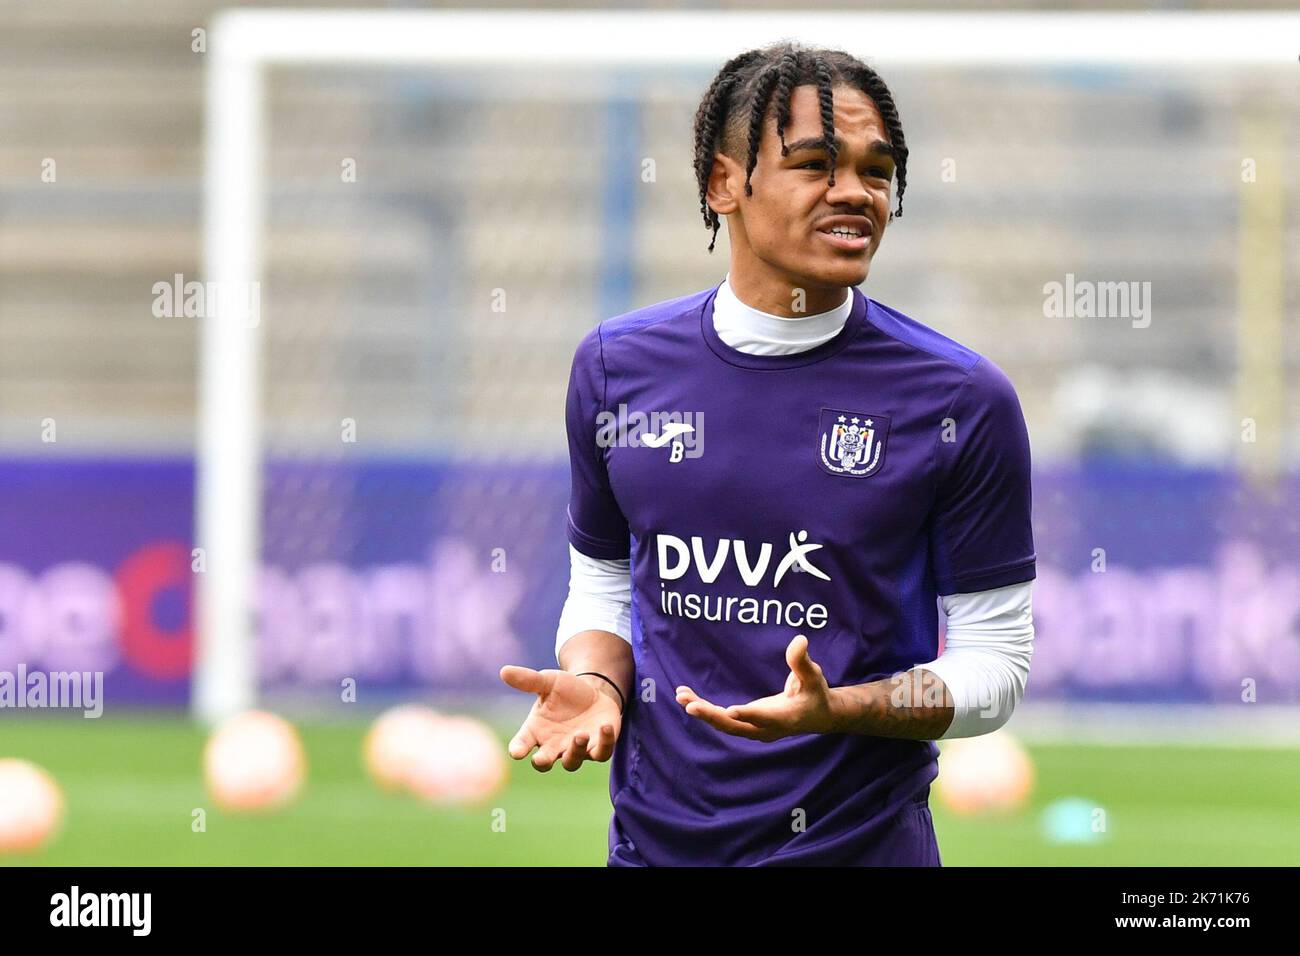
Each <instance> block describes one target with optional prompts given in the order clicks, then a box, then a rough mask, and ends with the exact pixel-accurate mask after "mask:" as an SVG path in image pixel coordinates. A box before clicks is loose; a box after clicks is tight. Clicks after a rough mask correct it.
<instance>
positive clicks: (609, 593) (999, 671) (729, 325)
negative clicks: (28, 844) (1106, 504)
mask: <svg viewBox="0 0 1300 956" xmlns="http://www.w3.org/2000/svg"><path fill="white" fill-rule="evenodd" d="M852 307H853V296H852V293H851V292H850V293H849V294H848V295H846V296H845V299H844V302H843V303H842V304H840V305H839V306H837V307H836V308H834V309H831V310H830V311H828V312H821V313H818V314H816V315H808V316H799V317H796V318H787V317H784V316H779V315H772V314H770V313H767V312H760V311H759V310H757V309H754V308H752V307H751V306H748V305H745V303H743V302H741V301H740V300H739V299H738V298H737V297H736V294H735V290H734V289H732V287H731V274H730V273H728V274H727V277H726V278H725V279H724V280H723V282H722V284H721V285H720V286H719V287H718V294H717V295H716V297H715V299H714V311H713V324H714V328H715V329H716V331H717V333H718V338H720V339H722V341H723V342H724V343H726V344H727V345H728V346H730V347H732V348H734V349H737V350H739V351H742V352H748V353H749V354H752V355H788V354H792V353H795V352H803V351H806V350H808V349H811V348H815V347H816V346H818V345H821V344H822V343H823V342H826V341H829V340H830V339H832V338H834V337H835V336H836V335H837V334H839V331H840V329H841V328H842V327H843V326H844V323H845V322H846V321H847V320H848V316H849V313H850V311H851V310H852ZM941 601H942V604H943V609H944V613H945V614H947V616H948V624H947V634H946V637H945V643H944V649H943V653H942V654H940V655H939V657H938V658H937V659H935V660H933V661H930V662H929V663H925V664H917V665H915V666H914V667H913V668H912V669H913V670H928V671H930V672H932V673H934V674H937V675H938V676H939V678H940V679H941V680H942V681H943V682H944V684H945V685H946V686H947V688H948V692H949V693H950V694H951V695H952V699H953V705H954V707H953V719H952V723H951V724H950V725H949V726H948V729H947V730H946V731H945V732H944V733H943V735H942V737H940V739H951V738H954V737H976V736H979V735H981V734H987V733H991V732H992V731H994V730H997V729H998V728H999V727H1001V726H1002V725H1003V724H1005V723H1006V722H1007V720H1008V719H1010V717H1011V714H1012V712H1013V711H1014V710H1015V707H1016V704H1018V703H1019V702H1020V698H1021V697H1022V696H1023V695H1024V692H1025V684H1026V682H1027V681H1028V679H1029V662H1030V658H1031V657H1032V656H1033V642H1034V622H1033V611H1032V582H1031V581H1025V582H1023V583H1021V584H1012V585H1008V586H1007V587H1001V588H992V589H990V590H987V591H977V592H973V593H969V594H947V595H943V596H942V597H941ZM631 606H632V580H631V574H630V563H629V560H628V559H627V558H623V559H621V560H602V559H599V558H590V557H588V556H587V555H585V554H583V553H582V552H580V551H578V550H577V549H576V548H574V547H573V545H569V596H568V599H567V600H566V601H565V603H564V610H563V611H562V612H561V614H560V622H559V627H558V628H557V629H556V635H555V656H556V660H557V662H558V660H559V656H560V648H561V647H562V646H563V645H564V643H565V641H567V640H568V639H569V638H570V637H572V636H573V635H575V634H578V633H579V632H581V631H588V630H599V631H608V632H609V633H611V634H615V635H617V636H618V637H621V638H622V639H623V640H625V641H627V642H628V643H629V644H631V643H632V626H631Z"/></svg>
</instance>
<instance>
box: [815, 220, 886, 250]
mask: <svg viewBox="0 0 1300 956" xmlns="http://www.w3.org/2000/svg"><path fill="white" fill-rule="evenodd" d="M872 232H873V229H872V226H871V221H870V220H869V219H866V218H864V217H862V216H835V217H833V218H831V219H828V220H826V221H825V222H824V223H823V224H822V225H821V226H820V227H818V229H817V233H818V234H819V235H822V236H825V237H826V239H827V241H828V242H830V244H831V245H833V246H835V247H836V248H837V249H845V250H848V251H850V252H862V251H863V250H865V249H866V248H867V247H868V246H869V245H870V244H871V236H872Z"/></svg>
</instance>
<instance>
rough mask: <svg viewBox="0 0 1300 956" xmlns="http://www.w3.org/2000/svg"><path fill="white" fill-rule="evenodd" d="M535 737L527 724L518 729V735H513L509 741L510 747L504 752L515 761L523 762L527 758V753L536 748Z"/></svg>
mask: <svg viewBox="0 0 1300 956" xmlns="http://www.w3.org/2000/svg"><path fill="white" fill-rule="evenodd" d="M537 743H538V741H537V736H536V735H535V734H534V733H533V731H532V728H531V727H529V726H528V725H527V724H525V725H524V726H522V727H520V728H519V733H517V734H515V735H514V737H512V738H511V740H510V746H509V747H508V748H506V752H507V753H509V754H510V756H512V757H514V758H515V759H516V760H523V759H524V758H525V757H527V756H528V753H529V751H531V750H532V749H533V748H534V747H536V746H537Z"/></svg>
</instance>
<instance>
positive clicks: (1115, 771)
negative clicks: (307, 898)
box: [0, 715, 1300, 866]
mask: <svg viewBox="0 0 1300 956" xmlns="http://www.w3.org/2000/svg"><path fill="white" fill-rule="evenodd" d="M300 729H301V731H302V735H303V740H304V744H305V746H306V749H307V759H308V763H309V776H308V781H307V785H306V787H305V789H304V791H303V794H302V796H301V797H300V798H299V800H298V801H297V802H296V803H295V804H294V805H293V806H291V807H289V808H287V809H285V810H282V811H279V812H277V813H274V814H270V815H266V816H251V817H250V816H238V815H228V814H223V813H221V812H220V811H218V810H216V809H215V808H213V807H212V806H211V803H210V801H209V800H208V798H207V797H206V795H205V794H204V791H203V787H202V782H201V778H200V773H199V762H200V753H201V751H202V746H203V739H204V737H203V734H202V732H201V731H200V730H199V729H198V728H196V727H195V726H194V725H192V724H190V723H188V722H186V721H183V720H180V719H171V720H169V719H160V718H157V717H130V718H126V717H122V716H120V715H119V716H114V717H104V718H101V719H99V720H84V719H57V720H54V719H43V718H36V719H29V718H27V717H21V718H15V717H12V716H10V717H6V718H5V719H3V720H0V757H24V758H27V759H29V760H33V761H35V762H36V763H38V764H40V765H41V766H43V767H45V768H46V769H47V770H48V771H50V772H51V773H52V774H53V775H54V776H55V778H56V779H57V780H58V781H59V783H60V785H61V786H62V787H63V789H64V793H65V794H66V796H67V801H68V812H67V819H66V821H65V825H64V827H63V830H62V832H61V833H60V835H59V837H58V838H57V840H56V841H55V842H54V843H53V844H52V845H51V846H50V847H48V848H47V849H46V850H44V851H42V852H40V853H37V854H34V855H30V856H17V857H0V863H4V864H13V863H18V864H40V865H45V864H48V865H91V866H105V865H216V866H223V865H263V864H270V865H276V864H285V865H291V864H297V865H336V864H337V865H361V866H383V865H394V864H397V865H430V864H433V865H442V864H450V865H489V866H491V865H541V866H557V865H558V866H602V865H604V861H605V835H606V827H607V825H608V822H609V812H610V807H609V796H608V791H607V782H608V777H607V774H608V765H607V764H588V765H586V766H584V767H583V768H582V770H581V771H579V772H578V773H574V774H570V773H567V772H566V771H565V770H564V769H563V768H561V767H558V766H557V767H556V768H555V769H553V770H552V771H551V772H550V773H547V774H539V773H537V772H536V771H535V770H533V769H532V767H531V766H530V765H529V764H528V763H527V761H523V762H515V761H511V762H510V763H511V776H510V779H509V783H508V786H507V787H506V789H505V790H503V791H502V792H501V793H499V794H498V795H496V796H495V797H493V798H492V799H491V800H490V801H488V803H487V804H485V805H484V806H481V807H471V808H463V809H445V808H431V807H429V806H426V805H424V804H422V803H420V802H419V801H418V800H416V799H415V798H414V797H410V796H406V795H401V794H386V793H383V792H381V791H379V790H378V789H377V788H376V787H374V786H373V785H372V784H371V783H370V781H369V780H368V779H367V777H366V775H365V773H364V771H363V770H362V767H361V762H360V752H361V742H362V739H363V737H364V735H365V732H366V729H367V728H366V724H365V723H364V722H356V723H351V724H307V725H301V726H300ZM496 729H497V731H498V733H499V734H500V735H501V738H502V747H503V748H504V746H505V740H506V739H507V738H508V736H509V734H510V733H512V732H513V730H514V728H513V727H509V728H508V727H504V726H497V727H496ZM1030 752H1031V754H1032V756H1033V759H1034V762H1035V765H1036V770H1037V785H1036V788H1035V793H1034V797H1033V802H1032V804H1031V805H1030V806H1029V807H1028V808H1026V809H1025V810H1024V811H1023V812H1020V813H1017V814H1015V815H1012V816H1008V817H1002V818H981V819H967V818H961V817H957V816H954V815H952V814H950V813H948V812H946V811H944V809H943V808H942V807H940V806H939V805H938V801H937V800H932V805H933V806H934V818H935V826H936V828H937V830H938V834H939V847H940V852H941V853H942V856H943V861H944V864H945V865H948V866H961V865H970V864H992V865H1008V866H1018V865H1049V866H1051V865H1085V866H1126V865H1171V866H1199V865H1295V864H1296V863H1298V862H1300V800H1297V798H1296V795H1297V793H1300V750H1293V749H1228V748H1208V747H1187V746H1180V747H1093V746H1035V747H1030ZM940 768H941V772H942V758H941V759H940ZM1071 796H1075V797H1083V798H1085V799H1086V800H1088V801H1089V802H1090V803H1092V804H1094V805H1096V806H1101V807H1104V808H1105V810H1106V832H1105V834H1104V835H1103V837H1102V838H1101V839H1099V840H1096V841H1094V842H1091V843H1087V844H1073V845H1062V844H1059V843H1052V842H1049V841H1048V840H1047V839H1046V838H1045V836H1044V835H1043V833H1042V831H1041V828H1040V826H1039V818H1040V814H1041V811H1042V809H1043V807H1044V806H1046V805H1047V804H1048V803H1050V802H1051V801H1053V800H1056V799H1059V798H1064V797H1071ZM196 808H203V809H204V810H205V811H206V821H205V822H206V830H205V831H204V832H194V830H193V828H192V821H193V819H194V815H193V811H194V810H195V809H196ZM498 808H499V809H500V810H504V813H505V815H504V821H505V827H504V832H495V831H494V829H493V820H494V810H496V809H498ZM500 818H501V817H500V813H497V814H496V817H495V819H497V820H500Z"/></svg>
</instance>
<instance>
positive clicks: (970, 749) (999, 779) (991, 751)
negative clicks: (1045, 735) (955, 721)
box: [935, 730, 1034, 815]
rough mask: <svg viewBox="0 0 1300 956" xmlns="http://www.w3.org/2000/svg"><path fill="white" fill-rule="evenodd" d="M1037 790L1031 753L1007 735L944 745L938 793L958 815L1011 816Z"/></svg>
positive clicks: (995, 732) (999, 734) (991, 735)
mask: <svg viewBox="0 0 1300 956" xmlns="http://www.w3.org/2000/svg"><path fill="white" fill-rule="evenodd" d="M1033 787H1034V765H1033V762H1032V761H1031V760H1030V758H1029V754H1028V752H1027V751H1026V750H1025V748H1024V747H1023V746H1022V745H1021V744H1020V742H1019V741H1018V740H1016V738H1015V737H1013V736H1011V735H1010V734H1009V733H1007V732H1006V731H1002V730H995V731H994V732H993V733H991V734H983V735H982V736H979V737H959V738H957V739H955V740H949V741H944V743H943V745H942V750H941V752H940V757H939V778H938V779H937V780H936V781H935V793H936V795H937V796H938V798H939V802H940V803H941V804H942V805H943V806H945V807H947V808H948V809H949V810H951V811H953V812H954V813H958V814H962V815H974V814H981V813H1009V812H1011V811H1014V810H1017V809H1019V808H1020V807H1022V806H1023V805H1024V803H1025V801H1026V800H1028V799H1029V794H1030V792H1031V791H1032V790H1033Z"/></svg>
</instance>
